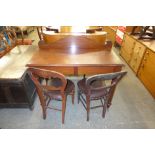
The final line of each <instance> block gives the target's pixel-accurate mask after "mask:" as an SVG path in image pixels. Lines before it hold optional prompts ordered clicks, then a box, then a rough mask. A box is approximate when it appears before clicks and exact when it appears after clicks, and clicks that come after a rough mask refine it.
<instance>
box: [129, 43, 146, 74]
mask: <svg viewBox="0 0 155 155" xmlns="http://www.w3.org/2000/svg"><path fill="white" fill-rule="evenodd" d="M145 50H146V47H145V46H144V45H143V44H141V43H140V42H136V43H135V46H134V48H133V51H132V57H131V60H130V63H129V65H130V67H131V68H132V69H133V71H134V72H135V73H137V71H138V69H139V66H140V64H141V61H142V58H143V55H144V53H145Z"/></svg>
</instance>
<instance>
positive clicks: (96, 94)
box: [77, 78, 107, 99]
mask: <svg viewBox="0 0 155 155" xmlns="http://www.w3.org/2000/svg"><path fill="white" fill-rule="evenodd" d="M77 85H78V88H79V90H80V91H81V92H82V93H84V94H85V95H87V94H88V90H87V87H86V79H85V78H84V79H82V80H80V81H78V83H77ZM92 86H93V88H96V87H100V86H106V84H105V83H104V82H103V81H99V80H98V81H94V82H93V83H92ZM105 94H107V92H106V91H104V92H103V90H92V91H91V94H90V99H99V98H102V97H103V96H105Z"/></svg>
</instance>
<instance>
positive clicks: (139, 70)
mask: <svg viewBox="0 0 155 155" xmlns="http://www.w3.org/2000/svg"><path fill="white" fill-rule="evenodd" d="M120 55H121V56H122V57H123V58H124V60H125V61H126V62H127V64H128V65H129V66H130V67H131V69H132V70H133V71H134V72H135V74H136V75H137V76H138V78H139V79H140V80H141V81H142V83H143V84H144V86H145V87H146V88H147V89H148V90H149V92H150V93H151V94H152V96H153V97H154V98H155V81H154V78H155V76H154V75H155V67H154V66H155V63H154V62H155V41H154V40H139V35H130V34H128V33H125V35H124V38H123V42H122V47H121V52H120Z"/></svg>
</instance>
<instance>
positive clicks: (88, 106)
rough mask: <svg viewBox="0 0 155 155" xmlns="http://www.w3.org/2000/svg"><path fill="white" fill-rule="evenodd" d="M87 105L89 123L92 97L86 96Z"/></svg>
mask: <svg viewBox="0 0 155 155" xmlns="http://www.w3.org/2000/svg"><path fill="white" fill-rule="evenodd" d="M86 104H87V121H89V113H90V97H89V96H86Z"/></svg>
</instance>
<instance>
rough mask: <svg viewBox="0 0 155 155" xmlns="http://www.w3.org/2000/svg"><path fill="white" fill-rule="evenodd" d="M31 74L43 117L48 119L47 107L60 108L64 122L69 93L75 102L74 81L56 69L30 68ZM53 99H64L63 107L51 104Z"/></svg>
mask: <svg viewBox="0 0 155 155" xmlns="http://www.w3.org/2000/svg"><path fill="white" fill-rule="evenodd" d="M29 75H30V76H31V79H32V80H33V82H34V83H35V86H36V89H37V93H38V96H39V99H40V103H41V107H42V111H43V118H44V119H46V110H47V108H49V109H54V110H59V111H62V123H64V120H65V111H66V100H67V96H68V95H71V96H72V103H73V104H74V92H75V86H74V83H73V82H72V81H71V80H69V79H66V77H65V76H64V75H63V74H61V73H58V72H55V71H49V70H43V69H38V68H29ZM51 100H58V101H62V109H57V108H54V107H52V106H49V103H50V101H51Z"/></svg>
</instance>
